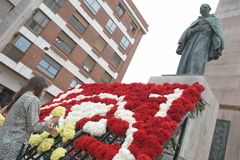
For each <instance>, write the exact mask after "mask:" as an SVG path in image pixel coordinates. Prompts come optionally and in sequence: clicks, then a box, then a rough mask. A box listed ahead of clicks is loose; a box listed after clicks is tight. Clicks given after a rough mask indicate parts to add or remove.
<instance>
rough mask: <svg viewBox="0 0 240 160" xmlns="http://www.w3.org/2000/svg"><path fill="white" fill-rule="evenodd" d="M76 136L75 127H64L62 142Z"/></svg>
mask: <svg viewBox="0 0 240 160" xmlns="http://www.w3.org/2000/svg"><path fill="white" fill-rule="evenodd" d="M74 136H75V130H74V129H69V128H68V129H64V130H63V132H62V134H61V137H62V142H64V143H65V142H67V141H69V140H70V139H73V137H74Z"/></svg>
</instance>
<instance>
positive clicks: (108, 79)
mask: <svg viewBox="0 0 240 160" xmlns="http://www.w3.org/2000/svg"><path fill="white" fill-rule="evenodd" d="M111 80H112V77H111V76H110V75H109V74H108V73H107V72H106V71H105V72H104V74H103V76H102V79H101V80H100V82H101V83H108V84H109V83H110V82H111Z"/></svg>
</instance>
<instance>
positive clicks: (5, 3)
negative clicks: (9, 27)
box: [0, 0, 13, 18]
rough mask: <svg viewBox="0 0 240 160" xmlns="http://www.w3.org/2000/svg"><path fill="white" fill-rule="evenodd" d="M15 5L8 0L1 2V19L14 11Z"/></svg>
mask: <svg viewBox="0 0 240 160" xmlns="http://www.w3.org/2000/svg"><path fill="white" fill-rule="evenodd" d="M12 7H13V5H12V4H11V3H10V2H9V1H7V0H1V1H0V18H2V17H3V16H4V15H5V14H6V13H7V12H9V11H10V9H12Z"/></svg>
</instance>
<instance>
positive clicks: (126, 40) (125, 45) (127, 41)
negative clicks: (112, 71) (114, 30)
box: [120, 36, 130, 50]
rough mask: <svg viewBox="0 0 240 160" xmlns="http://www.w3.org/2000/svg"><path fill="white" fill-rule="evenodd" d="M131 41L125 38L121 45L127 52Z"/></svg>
mask: <svg viewBox="0 0 240 160" xmlns="http://www.w3.org/2000/svg"><path fill="white" fill-rule="evenodd" d="M129 43H130V42H129V40H128V39H127V37H125V36H123V38H122V40H121V42H120V45H121V46H122V47H123V49H124V50H127V47H128V45H129Z"/></svg>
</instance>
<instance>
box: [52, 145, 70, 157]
mask: <svg viewBox="0 0 240 160" xmlns="http://www.w3.org/2000/svg"><path fill="white" fill-rule="evenodd" d="M66 152H67V151H66V149H64V148H61V147H60V148H57V149H55V150H54V151H53V153H52V155H51V157H50V159H51V160H58V159H59V158H61V157H64V155H65V153H66Z"/></svg>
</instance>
